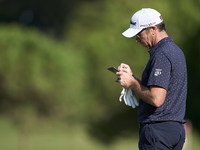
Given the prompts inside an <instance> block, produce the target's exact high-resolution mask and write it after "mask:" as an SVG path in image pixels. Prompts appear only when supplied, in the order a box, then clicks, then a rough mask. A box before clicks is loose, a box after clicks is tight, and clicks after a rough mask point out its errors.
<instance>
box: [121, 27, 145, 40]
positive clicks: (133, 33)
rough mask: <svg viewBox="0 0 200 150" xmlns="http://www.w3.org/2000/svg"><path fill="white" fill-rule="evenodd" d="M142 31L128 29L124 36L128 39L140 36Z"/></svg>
mask: <svg viewBox="0 0 200 150" xmlns="http://www.w3.org/2000/svg"><path fill="white" fill-rule="evenodd" d="M141 30H142V29H133V28H128V29H127V30H126V31H124V32H123V33H122V35H123V36H125V37H127V38H131V37H134V36H135V35H136V34H138V33H139V32H140V31H141Z"/></svg>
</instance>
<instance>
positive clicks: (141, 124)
mask: <svg viewBox="0 0 200 150" xmlns="http://www.w3.org/2000/svg"><path fill="white" fill-rule="evenodd" d="M161 122H166V121H156V122H149V123H148V122H146V123H138V126H139V128H141V127H142V126H143V125H145V124H153V123H161ZM167 122H178V121H167ZM178 123H181V124H183V123H182V122H178Z"/></svg>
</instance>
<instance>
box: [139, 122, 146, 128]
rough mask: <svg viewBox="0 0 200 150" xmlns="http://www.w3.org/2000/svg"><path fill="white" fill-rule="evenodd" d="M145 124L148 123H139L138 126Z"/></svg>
mask: <svg viewBox="0 0 200 150" xmlns="http://www.w3.org/2000/svg"><path fill="white" fill-rule="evenodd" d="M145 124H148V123H138V126H139V128H141V127H142V126H143V125H145Z"/></svg>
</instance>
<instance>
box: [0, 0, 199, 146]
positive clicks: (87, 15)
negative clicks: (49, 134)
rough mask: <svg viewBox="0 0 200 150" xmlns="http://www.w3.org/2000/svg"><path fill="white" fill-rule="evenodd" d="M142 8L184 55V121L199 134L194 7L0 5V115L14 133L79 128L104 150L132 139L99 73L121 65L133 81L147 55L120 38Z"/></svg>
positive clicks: (111, 86)
mask: <svg viewBox="0 0 200 150" xmlns="http://www.w3.org/2000/svg"><path fill="white" fill-rule="evenodd" d="M135 3H137V5H135ZM145 7H150V8H154V9H157V10H158V11H159V12H160V13H161V14H162V16H163V18H164V22H165V24H166V28H167V32H168V34H169V35H170V36H172V37H173V39H174V41H175V43H176V44H177V45H178V46H179V47H180V48H181V49H182V50H183V51H184V53H185V56H186V60H187V66H188V99H187V113H186V119H189V120H191V122H192V123H193V126H194V127H195V129H197V130H198V131H199V126H200V122H199V120H198V119H196V116H199V115H200V112H199V107H200V101H199V97H200V92H199V90H200V88H199V84H200V80H199V76H200V67H199V66H198V64H199V61H200V59H199V57H200V44H199V43H200V34H199V33H200V19H199V16H198V14H199V13H200V9H199V8H200V2H199V1H198V0H191V1H186V0H182V1H180V0H177V1H172V0H169V1H162V2H161V1H159V0H156V1H153V2H152V1H148V0H140V1H137V2H135V1H131V0H123V1H120V0H116V1H115V2H114V4H113V1H104V0H101V1H100V0H48V1H47V0H42V1H39V0H0V113H1V115H2V116H6V117H8V118H10V119H11V120H12V121H13V123H14V124H16V125H18V126H21V125H24V122H26V121H27V120H29V119H27V118H29V117H30V118H38V119H44V118H45V119H48V120H49V121H52V120H53V121H55V120H56V121H58V122H64V123H65V124H68V125H71V126H73V125H74V124H84V125H85V126H86V129H87V131H88V133H89V134H90V135H91V136H93V137H95V138H97V139H98V140H99V141H101V142H103V143H105V144H109V143H112V141H113V140H114V139H115V138H116V137H118V136H126V137H128V136H130V131H131V132H137V130H138V129H137V108H136V109H131V108H130V107H127V106H125V105H124V104H123V103H120V102H119V101H118V97H119V95H120V92H121V87H120V86H119V85H118V84H117V83H115V79H116V76H115V75H114V74H111V73H110V72H109V71H107V67H109V66H116V67H117V66H118V65H119V64H120V63H121V62H125V63H128V64H130V66H131V68H132V70H133V71H134V74H135V75H136V76H138V77H139V78H140V76H141V73H142V70H143V68H144V66H145V64H146V63H147V61H148V58H149V56H148V53H147V51H146V50H145V49H144V48H143V47H142V46H141V45H139V44H138V43H135V42H134V39H133V38H132V39H126V38H124V37H123V36H122V35H121V33H122V32H123V31H124V30H125V29H126V28H128V26H129V20H130V18H131V16H132V14H133V13H134V12H136V11H138V10H139V9H141V8H145ZM33 116H35V117H33Z"/></svg>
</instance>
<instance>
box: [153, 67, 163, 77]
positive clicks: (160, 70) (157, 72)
mask: <svg viewBox="0 0 200 150" xmlns="http://www.w3.org/2000/svg"><path fill="white" fill-rule="evenodd" d="M161 72H162V69H155V73H154V76H159V75H161Z"/></svg>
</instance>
